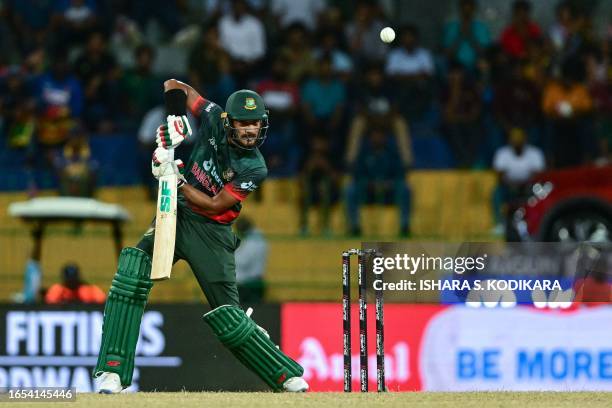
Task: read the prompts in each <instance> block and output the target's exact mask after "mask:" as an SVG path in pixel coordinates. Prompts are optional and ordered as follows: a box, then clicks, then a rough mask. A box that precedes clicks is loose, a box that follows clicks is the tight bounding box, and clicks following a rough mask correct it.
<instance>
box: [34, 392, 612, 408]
mask: <svg viewBox="0 0 612 408" xmlns="http://www.w3.org/2000/svg"><path fill="white" fill-rule="evenodd" d="M61 405H64V404H59V405H58V404H57V403H53V405H51V406H54V407H59V406H61ZM35 406H37V407H38V406H42V405H41V404H35ZM66 406H69V407H80V406H83V407H87V408H98V407H99V408H102V407H103V408H108V407H129V408H139V407H143V408H144V407H147V408H154V407H172V408H178V407H181V408H183V407H222V408H233V407H252V408H273V407H283V408H286V407H325V408H328V407H342V408H346V407H350V408H362V407H363V408H370V407H385V408H391V407H416V408H430V407H431V408H434V407H435V408H445V407H448V408H469V407H477V408H483V407H486V408H494V407H500V408H501V407H503V408H506V407H509V408H531V407H537V408H555V407H588V408H596V407H610V406H612V393H604V392H572V393H567V392H465V393H434V392H417V393H385V394H376V393H370V394H363V395H362V394H359V393H352V394H344V393H305V394H274V393H230V392H201V393H196V392H178V393H161V392H160V393H144V392H141V393H135V394H120V395H98V394H79V395H78V396H77V401H76V404H75V403H71V404H68V405H66Z"/></svg>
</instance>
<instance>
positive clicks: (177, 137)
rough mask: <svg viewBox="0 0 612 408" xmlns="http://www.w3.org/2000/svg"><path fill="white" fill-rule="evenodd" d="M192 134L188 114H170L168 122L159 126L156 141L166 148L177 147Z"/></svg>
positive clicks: (158, 144)
mask: <svg viewBox="0 0 612 408" xmlns="http://www.w3.org/2000/svg"><path fill="white" fill-rule="evenodd" d="M191 134H192V132H191V126H190V125H189V121H188V120H187V116H186V115H183V116H176V115H168V117H167V118H166V123H165V124H163V125H161V126H160V127H158V128H157V137H156V138H155V143H157V146H159V147H163V148H164V149H170V148H175V147H176V146H178V145H180V144H181V143H183V141H184V140H185V139H187V138H189V136H191Z"/></svg>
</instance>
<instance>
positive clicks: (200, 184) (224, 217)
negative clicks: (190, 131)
mask: <svg viewBox="0 0 612 408" xmlns="http://www.w3.org/2000/svg"><path fill="white" fill-rule="evenodd" d="M191 112H192V113H193V114H194V115H195V116H196V117H199V119H200V130H199V135H198V140H197V141H196V144H195V146H194V148H193V152H192V153H191V157H190V158H189V163H188V164H187V166H186V168H185V178H186V179H187V182H188V183H189V184H190V185H192V186H193V187H195V188H197V189H198V190H200V191H202V192H203V193H205V194H207V195H208V196H210V197H213V196H215V195H217V194H219V193H220V192H221V189H225V190H226V191H227V192H228V193H230V194H231V195H232V196H234V197H235V198H237V199H238V200H240V202H241V201H242V200H244V199H245V198H246V197H247V195H248V194H249V193H250V192H252V191H254V190H255V189H257V188H258V187H259V186H260V185H261V183H262V181H263V180H264V179H265V178H266V176H267V174H268V169H267V168H266V162H265V161H264V158H263V156H262V155H261V153H260V152H259V149H254V150H244V149H240V148H238V147H234V146H232V145H230V143H229V141H228V140H227V135H226V132H225V129H224V128H223V119H222V118H221V114H222V113H223V109H222V108H221V107H220V106H219V105H217V104H216V103H214V102H211V101H209V100H206V99H204V98H199V99H198V100H197V101H196V102H195V103H194V105H193V106H192V107H191ZM240 202H239V203H237V204H236V205H234V206H233V207H232V208H230V209H228V210H227V211H225V212H224V213H221V214H218V215H209V214H206V213H204V212H203V211H202V210H201V209H199V208H198V207H196V206H194V205H192V204H190V203H188V202H187V200H185V199H184V198H183V197H182V196H179V206H188V207H189V208H190V209H191V211H193V212H194V213H196V214H199V215H201V216H203V217H207V218H209V219H212V220H214V221H216V222H218V223H221V224H229V223H231V222H232V221H234V220H235V219H236V218H237V217H238V214H240V209H241V208H242V204H241V203H240Z"/></svg>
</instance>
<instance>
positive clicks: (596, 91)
mask: <svg viewBox="0 0 612 408" xmlns="http://www.w3.org/2000/svg"><path fill="white" fill-rule="evenodd" d="M584 58H585V63H586V71H587V84H588V87H589V93H590V95H591V99H592V100H593V113H594V117H593V125H594V132H595V137H596V141H597V147H596V148H597V153H596V161H597V164H600V165H603V164H608V163H610V161H611V160H612V150H611V149H612V84H611V83H610V81H609V80H608V72H607V64H606V61H605V58H604V56H603V53H602V51H601V50H600V49H598V48H591V49H590V50H588V52H586V53H585V54H584Z"/></svg>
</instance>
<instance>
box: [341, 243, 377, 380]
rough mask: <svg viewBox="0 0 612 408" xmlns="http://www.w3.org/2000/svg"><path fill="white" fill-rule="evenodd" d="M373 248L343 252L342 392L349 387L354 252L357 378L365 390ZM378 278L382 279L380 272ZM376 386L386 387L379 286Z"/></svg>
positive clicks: (350, 375) (350, 374)
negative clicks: (369, 263)
mask: <svg viewBox="0 0 612 408" xmlns="http://www.w3.org/2000/svg"><path fill="white" fill-rule="evenodd" d="M374 253H375V251H374V250H365V251H362V250H360V249H349V250H347V251H344V252H342V330H343V336H342V340H343V352H344V392H351V391H352V390H353V389H352V371H351V370H352V361H351V357H352V355H351V256H352V255H357V263H358V269H357V280H358V284H359V381H360V385H361V392H368V313H367V311H368V310H367V309H368V302H367V297H366V293H367V261H368V257H369V256H371V255H372V254H374ZM379 279H382V275H380V277H379ZM375 298H376V301H375V307H376V386H377V389H378V392H383V391H385V347H384V333H385V326H384V313H383V311H384V303H383V293H382V290H376V295H375Z"/></svg>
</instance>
